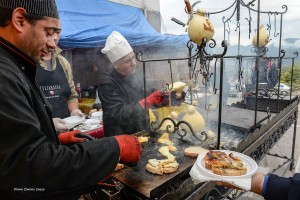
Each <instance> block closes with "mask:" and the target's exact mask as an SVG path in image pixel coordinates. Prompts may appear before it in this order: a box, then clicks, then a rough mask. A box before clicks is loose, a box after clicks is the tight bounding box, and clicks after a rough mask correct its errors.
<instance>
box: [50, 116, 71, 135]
mask: <svg viewBox="0 0 300 200" xmlns="http://www.w3.org/2000/svg"><path fill="white" fill-rule="evenodd" d="M52 121H53V124H54V127H55V130H56V131H58V132H65V131H68V130H69V129H68V126H67V125H66V122H65V121H64V120H62V119H61V118H52Z"/></svg>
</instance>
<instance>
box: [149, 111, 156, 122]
mask: <svg viewBox="0 0 300 200" xmlns="http://www.w3.org/2000/svg"><path fill="white" fill-rule="evenodd" d="M149 118H150V124H151V122H155V121H156V117H155V115H154V113H153V111H152V109H151V108H149Z"/></svg>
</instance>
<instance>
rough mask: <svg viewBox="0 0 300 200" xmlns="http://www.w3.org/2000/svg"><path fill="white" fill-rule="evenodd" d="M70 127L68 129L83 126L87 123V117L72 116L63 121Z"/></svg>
mask: <svg viewBox="0 0 300 200" xmlns="http://www.w3.org/2000/svg"><path fill="white" fill-rule="evenodd" d="M63 120H64V122H66V125H67V126H68V129H71V128H74V127H75V126H77V125H79V124H82V123H83V122H84V121H85V116H82V117H81V116H71V117H66V118H64V119H63Z"/></svg>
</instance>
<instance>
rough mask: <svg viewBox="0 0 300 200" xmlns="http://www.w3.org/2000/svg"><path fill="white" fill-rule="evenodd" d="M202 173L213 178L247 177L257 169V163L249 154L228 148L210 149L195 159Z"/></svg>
mask: <svg viewBox="0 0 300 200" xmlns="http://www.w3.org/2000/svg"><path fill="white" fill-rule="evenodd" d="M196 163H197V165H198V166H199V168H200V170H201V172H203V175H205V176H209V177H215V178H228V177H230V178H249V177H251V176H252V175H253V174H254V173H255V172H256V171H257V163H256V162H255V161H254V160H253V159H252V158H250V157H249V156H247V155H245V154H242V153H239V152H235V151H230V150H211V151H209V152H204V153H202V154H200V155H199V156H198V158H197V161H196Z"/></svg>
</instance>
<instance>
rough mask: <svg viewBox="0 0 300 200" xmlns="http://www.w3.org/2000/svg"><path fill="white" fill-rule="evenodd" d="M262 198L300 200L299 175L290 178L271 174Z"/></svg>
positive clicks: (268, 199)
mask: <svg viewBox="0 0 300 200" xmlns="http://www.w3.org/2000/svg"><path fill="white" fill-rule="evenodd" d="M264 197H265V199H267V200H300V174H299V173H296V174H294V176H293V177H290V178H284V177H279V176H276V175H273V174H271V175H270V176H269V179H268V182H267V186H266V192H265V195H264Z"/></svg>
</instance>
